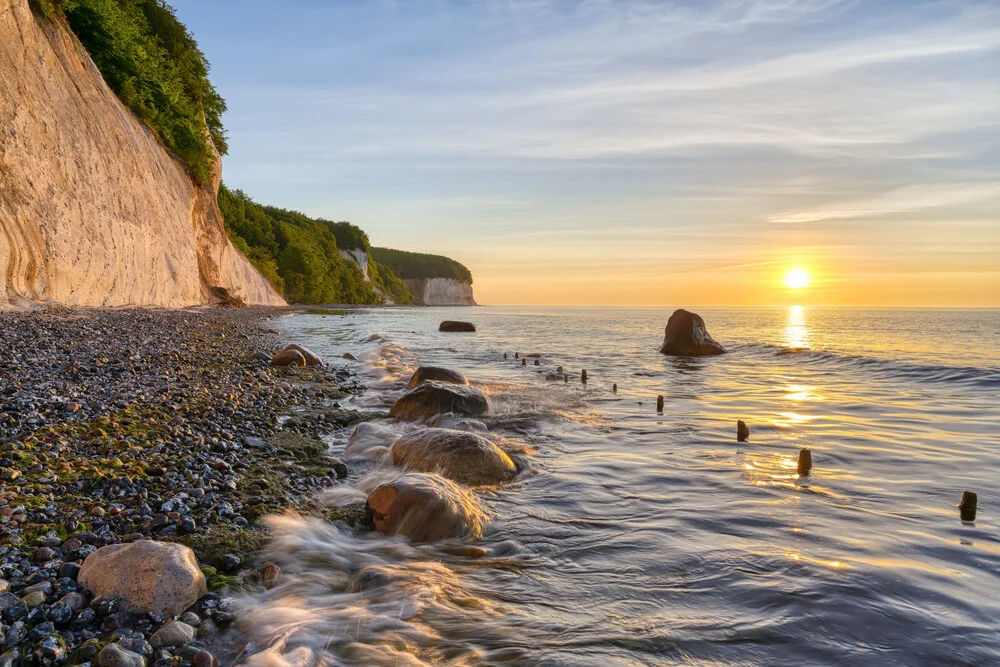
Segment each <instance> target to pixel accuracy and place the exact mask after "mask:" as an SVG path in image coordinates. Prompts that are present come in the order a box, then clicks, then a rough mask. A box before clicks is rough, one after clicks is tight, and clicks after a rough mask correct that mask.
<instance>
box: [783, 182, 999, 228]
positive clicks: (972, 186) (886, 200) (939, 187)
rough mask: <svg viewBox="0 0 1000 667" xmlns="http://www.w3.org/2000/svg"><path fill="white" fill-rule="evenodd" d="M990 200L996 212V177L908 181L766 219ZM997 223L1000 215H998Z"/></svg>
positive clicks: (866, 214)
mask: <svg viewBox="0 0 1000 667" xmlns="http://www.w3.org/2000/svg"><path fill="white" fill-rule="evenodd" d="M987 202H989V203H993V204H996V205H997V208H996V209H995V211H996V212H997V214H998V216H1000V181H996V182H993V183H948V184H931V185H919V186H917V185H910V186H906V187H902V188H896V189H895V190H892V191H890V192H886V193H884V194H881V195H879V196H877V197H872V198H869V199H861V200H854V201H849V202H843V203H841V204H832V205H827V206H820V207H816V208H812V209H809V210H805V211H796V212H788V213H781V214H778V215H772V216H769V217H768V222H776V223H803V222H819V221H821V220H849V219H853V218H881V217H884V216H888V215H894V214H898V213H911V212H914V211H923V210H925V209H939V208H949V207H956V206H962V205H966V204H979V203H987ZM998 224H1000V218H998Z"/></svg>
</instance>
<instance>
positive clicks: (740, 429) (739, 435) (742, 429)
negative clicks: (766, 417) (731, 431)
mask: <svg viewBox="0 0 1000 667" xmlns="http://www.w3.org/2000/svg"><path fill="white" fill-rule="evenodd" d="M749 439H750V427H749V426H747V423H746V422H745V421H743V420H742V419H737V420H736V442H746V441H747V440H749Z"/></svg>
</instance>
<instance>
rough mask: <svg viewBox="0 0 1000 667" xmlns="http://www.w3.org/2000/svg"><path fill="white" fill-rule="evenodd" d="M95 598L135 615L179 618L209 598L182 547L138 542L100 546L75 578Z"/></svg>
mask: <svg viewBox="0 0 1000 667" xmlns="http://www.w3.org/2000/svg"><path fill="white" fill-rule="evenodd" d="M77 581H78V582H79V583H80V585H81V586H83V587H84V588H86V589H87V590H89V591H90V592H91V593H93V594H94V597H95V598H107V597H117V598H121V599H122V601H123V602H124V603H125V605H126V606H127V607H128V608H129V609H130V610H131V611H134V612H136V613H147V612H153V613H154V614H158V615H160V616H176V615H177V614H180V613H181V612H183V611H184V610H185V609H187V608H188V607H189V606H191V605H192V604H193V603H194V602H195V601H196V600H197V599H198V598H200V597H201V596H202V595H204V594H205V591H206V590H207V589H206V586H205V575H203V574H202V573H201V569H200V568H199V567H198V559H197V558H195V555H194V552H193V551H191V550H190V549H189V548H187V547H186V546H184V545H183V544H175V543H172V542H153V541H151V540H138V541H136V542H132V543H131V544H112V545H110V546H107V547H101V548H100V549H98V550H97V551H95V552H94V553H92V554H90V555H89V556H87V559H86V560H85V561H83V567H81V568H80V572H79V574H78V575H77Z"/></svg>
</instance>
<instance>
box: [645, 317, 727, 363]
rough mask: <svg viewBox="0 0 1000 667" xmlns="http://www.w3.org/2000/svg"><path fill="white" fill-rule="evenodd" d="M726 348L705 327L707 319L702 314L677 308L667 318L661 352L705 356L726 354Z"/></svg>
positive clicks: (681, 355) (680, 355)
mask: <svg viewBox="0 0 1000 667" xmlns="http://www.w3.org/2000/svg"><path fill="white" fill-rule="evenodd" d="M725 351H726V348H724V347H722V346H721V345H719V344H718V343H716V342H715V341H714V340H713V339H712V337H711V336H710V335H709V334H708V330H707V329H705V320H703V319H702V318H701V315H697V314H695V313H692V312H689V311H686V310H684V309H678V310H675V311H674V313H673V315H671V316H670V319H669V320H667V328H666V330H665V332H664V336H663V345H661V346H660V354H668V355H673V356H679V357H703V356H708V355H713V354H724V353H725Z"/></svg>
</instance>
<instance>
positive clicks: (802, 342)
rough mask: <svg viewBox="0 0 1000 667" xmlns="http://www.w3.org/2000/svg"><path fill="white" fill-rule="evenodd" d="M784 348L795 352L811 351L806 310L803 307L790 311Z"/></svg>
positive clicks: (791, 308) (793, 308) (792, 308)
mask: <svg viewBox="0 0 1000 667" xmlns="http://www.w3.org/2000/svg"><path fill="white" fill-rule="evenodd" d="M784 346H785V347H787V348H790V349H793V350H807V349H809V329H808V328H807V327H806V310H805V308H803V307H802V306H792V307H790V308H789V309H788V324H787V325H785V340H784Z"/></svg>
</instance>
